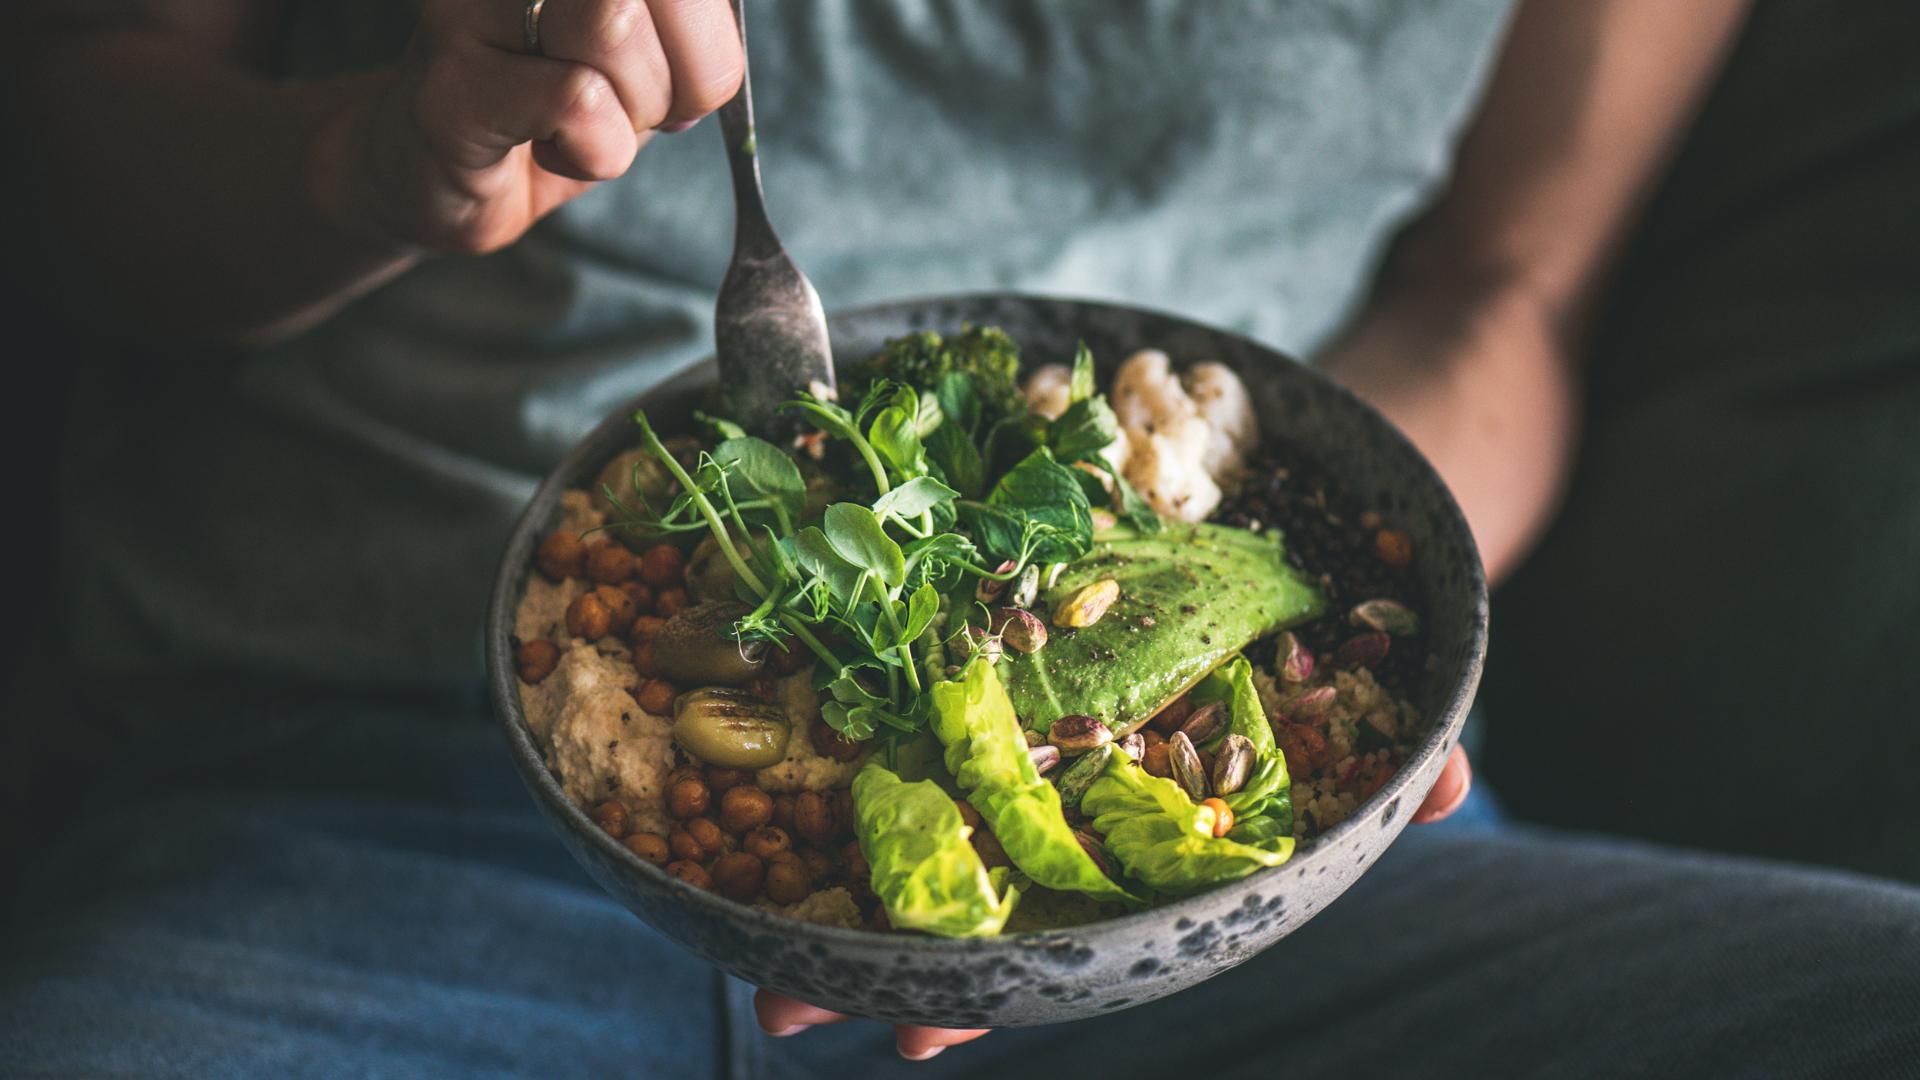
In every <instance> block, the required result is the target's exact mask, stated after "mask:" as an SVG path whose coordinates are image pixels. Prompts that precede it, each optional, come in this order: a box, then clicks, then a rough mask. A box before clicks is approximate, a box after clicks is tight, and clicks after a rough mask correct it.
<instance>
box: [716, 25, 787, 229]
mask: <svg viewBox="0 0 1920 1080" xmlns="http://www.w3.org/2000/svg"><path fill="white" fill-rule="evenodd" d="M733 23H734V26H735V27H737V28H738V29H739V31H740V92H739V93H737V94H735V95H733V100H732V101H729V102H727V103H726V104H725V105H722V106H720V135H721V138H723V139H725V140H726V144H727V169H728V171H730V172H731V173H732V174H733V203H734V227H733V250H734V253H735V258H738V257H739V256H740V255H743V254H744V255H748V256H751V257H754V258H769V257H772V256H773V255H775V254H777V253H778V252H779V251H780V238H779V236H778V235H776V234H775V233H774V231H773V222H772V221H770V220H768V218H767V206H766V201H765V197H764V196H763V194H762V193H761V190H760V155H759V153H758V152H757V147H756V146H755V145H754V133H753V71H752V67H751V65H749V63H748V62H747V11H746V3H745V0H733Z"/></svg>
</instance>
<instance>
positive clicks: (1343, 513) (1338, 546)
mask: <svg viewBox="0 0 1920 1080" xmlns="http://www.w3.org/2000/svg"><path fill="white" fill-rule="evenodd" d="M1367 517H1369V515H1368V514H1367V508H1366V507H1363V506H1360V505H1358V504H1357V503H1355V502H1354V501H1353V500H1352V499H1350V498H1348V497H1347V496H1346V495H1345V494H1344V493H1343V492H1342V491H1341V490H1340V489H1339V487H1338V486H1337V485H1336V484H1334V483H1333V482H1332V481H1331V480H1330V479H1329V478H1328V476H1327V474H1326V472H1325V470H1323V469H1321V468H1320V467H1319V466H1318V465H1316V464H1315V463H1314V462H1313V461H1311V460H1310V459H1308V458H1307V457H1306V456H1305V455H1303V454H1301V453H1300V451H1299V450H1298V449H1296V448H1295V447H1293V446H1291V445H1289V444H1287V443H1285V442H1282V441H1278V440H1269V441H1268V442H1267V443H1266V444H1265V445H1263V446H1262V447H1261V449H1260V450H1259V451H1258V452H1256V453H1255V454H1253V455H1252V456H1251V457H1249V459H1248V461H1247V482H1246V484H1245V485H1244V486H1243V487H1242V488H1241V489H1240V490H1239V491H1237V492H1235V493H1234V494H1232V495H1230V496H1228V497H1227V498H1226V499H1225V500H1224V501H1222V502H1221V504H1220V509H1219V510H1217V511H1216V512H1215V513H1214V515H1213V520H1215V521H1218V522H1222V523H1224V524H1227V525H1233V526H1237V527H1239V528H1243V529H1257V530H1259V531H1261V532H1272V531H1276V530H1277V531H1279V533H1280V534H1281V536H1282V537H1283V538H1284V540H1285V543H1286V551H1287V561H1288V562H1290V563H1292V564H1293V565H1294V566H1295V567H1297V568H1298V569H1299V570H1300V571H1301V572H1302V573H1304V574H1306V575H1307V577H1308V578H1309V579H1310V580H1312V581H1314V582H1315V583H1316V584H1318V585H1319V586H1320V589H1321V592H1322V593H1323V594H1324V595H1325V596H1326V598H1327V614H1326V615H1325V616H1323V617H1321V618H1319V619H1316V620H1314V621H1313V622H1310V623H1307V624H1305V625H1303V626H1298V627H1295V628H1294V633H1295V634H1297V635H1298V636H1299V637H1300V640H1301V641H1303V642H1305V643H1306V645H1307V647H1308V648H1310V649H1312V650H1313V652H1314V659H1315V660H1316V661H1317V662H1318V663H1320V664H1323V665H1324V664H1327V663H1329V662H1330V661H1331V659H1332V653H1333V650H1334V649H1336V648H1338V647H1339V645H1340V643H1341V642H1343V641H1346V640H1347V639H1348V638H1350V637H1353V636H1354V635H1355V634H1358V633H1362V632H1364V631H1363V630H1362V628H1359V627H1356V626H1354V625H1353V623H1352V622H1350V621H1349V620H1348V617H1347V616H1348V613H1349V612H1351V611H1352V610H1353V607H1354V605H1355V604H1359V603H1361V602H1362V601H1366V600H1378V599H1387V600H1397V601H1399V602H1400V603H1402V604H1405V605H1406V606H1408V607H1409V608H1412V609H1413V610H1414V611H1415V612H1419V613H1420V614H1421V615H1422V616H1423V620H1422V632H1421V633H1419V634H1415V635H1412V636H1408V637H1396V638H1394V639H1393V645H1392V648H1391V649H1389V650H1388V652H1387V658H1386V660H1384V661H1383V662H1381V664H1380V666H1379V667H1377V668H1375V669H1374V677H1375V678H1376V679H1378V680H1379V682H1380V684H1381V685H1382V686H1384V687H1386V688H1387V689H1388V690H1389V691H1390V692H1391V693H1393V694H1394V695H1395V696H1397V697H1403V698H1404V697H1408V696H1410V694H1411V691H1412V689H1413V686H1414V684H1415V682H1416V681H1417V680H1418V678H1419V676H1420V675H1421V674H1422V673H1423V672H1424V670H1425V667H1426V655H1427V654H1426V647H1425V646H1426V642H1425V627H1424V615H1425V613H1424V612H1423V611H1421V605H1420V603H1419V597H1418V596H1416V595H1415V594H1414V591H1413V582H1412V580H1411V578H1410V576H1409V575H1407V574H1406V573H1404V572H1396V571H1395V570H1394V569H1392V568H1391V567H1389V566H1388V565H1387V564H1386V563H1384V562H1382V561H1381V559H1380V555H1379V551H1378V548H1377V546H1376V542H1375V539H1374V536H1375V534H1376V533H1377V532H1378V531H1379V529H1380V528H1381V527H1385V528H1393V527H1394V523H1393V522H1391V521H1387V522H1384V523H1382V525H1380V526H1375V527H1372V528H1369V527H1367V526H1366V525H1363V524H1362V519H1363V518H1367ZM1413 557H1414V559H1415V560H1416V561H1417V560H1418V559H1419V558H1420V553H1419V552H1418V551H1415V552H1414V554H1413ZM1245 651H1246V654H1247V658H1248V659H1249V660H1251V661H1253V663H1254V664H1256V665H1259V666H1260V667H1263V668H1269V669H1270V668H1271V666H1272V664H1273V659H1274V653H1275V641H1274V639H1273V638H1267V639H1265V640H1263V641H1258V642H1255V643H1254V644H1253V645H1250V646H1248V647H1247V649H1246V650H1245Z"/></svg>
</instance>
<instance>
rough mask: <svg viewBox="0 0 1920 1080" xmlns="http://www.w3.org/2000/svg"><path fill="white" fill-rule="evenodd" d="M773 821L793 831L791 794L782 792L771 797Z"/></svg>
mask: <svg viewBox="0 0 1920 1080" xmlns="http://www.w3.org/2000/svg"><path fill="white" fill-rule="evenodd" d="M773 823H774V824H775V825H778V826H780V827H781V828H782V829H785V830H787V831H788V832H792V831H793V796H791V795H788V794H786V793H785V792H782V793H780V794H778V795H775V796H774V797H773Z"/></svg>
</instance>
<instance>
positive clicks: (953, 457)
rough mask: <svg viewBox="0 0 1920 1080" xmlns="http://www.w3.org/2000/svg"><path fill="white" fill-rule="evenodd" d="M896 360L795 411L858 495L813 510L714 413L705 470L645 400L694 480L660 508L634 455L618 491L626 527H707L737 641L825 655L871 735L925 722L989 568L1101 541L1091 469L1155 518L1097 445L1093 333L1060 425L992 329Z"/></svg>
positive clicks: (823, 685) (1104, 427)
mask: <svg viewBox="0 0 1920 1080" xmlns="http://www.w3.org/2000/svg"><path fill="white" fill-rule="evenodd" d="M1009 358H1010V362H1009ZM881 360H883V361H885V363H879V362H876V364H875V367H876V368H877V369H879V370H881V371H883V372H885V373H886V374H885V375H883V376H882V377H876V378H873V379H872V380H871V381H870V382H868V383H867V384H866V386H865V388H864V390H863V391H862V392H861V393H860V395H859V400H858V402H857V404H856V405H855V406H854V407H853V408H851V409H849V408H847V407H846V406H844V405H842V404H840V403H838V402H835V401H830V400H824V399H821V398H818V397H814V396H812V395H808V394H802V395H801V396H799V397H798V398H796V399H794V400H793V401H790V402H788V403H787V404H786V406H784V408H786V409H789V410H792V411H794V412H797V413H798V414H799V415H800V416H801V417H802V418H803V419H804V420H805V421H806V422H807V423H808V424H810V425H811V426H812V427H814V428H815V429H817V430H818V431H820V432H822V433H823V434H824V436H825V439H826V443H827V444H828V446H827V448H826V449H827V452H829V453H831V454H833V455H834V456H833V457H832V458H831V459H830V460H832V461H838V462H844V463H845V467H844V468H843V469H841V470H839V474H838V475H837V476H836V478H837V480H838V481H839V488H840V493H841V494H852V493H858V494H856V495H854V497H852V498H844V499H839V500H837V501H832V502H830V503H828V504H827V505H826V506H825V508H824V510H821V511H819V512H818V514H817V516H816V515H815V514H812V513H810V512H809V507H808V493H809V492H808V485H807V483H806V480H805V478H804V477H803V475H802V473H801V471H800V468H799V465H798V464H797V463H796V462H795V460H794V458H793V457H791V456H789V455H788V454H787V453H786V452H785V451H783V450H781V449H780V448H779V447H777V446H775V445H774V444H772V443H770V442H767V441H765V440H763V439H759V438H756V437H754V436H751V435H748V434H746V433H745V432H744V431H743V430H742V429H741V428H740V427H739V426H738V425H737V424H734V423H733V422H731V421H729V420H726V419H724V418H717V417H712V416H708V415H706V414H698V416H697V419H698V420H699V421H700V422H701V423H702V424H704V425H705V426H707V427H708V428H710V429H712V430H713V431H714V432H715V433H716V434H718V435H719V436H721V441H720V442H719V443H718V444H717V445H716V446H714V447H713V449H711V450H703V451H701V452H699V453H698V455H697V456H696V457H694V458H692V459H690V460H691V461H692V468H691V469H689V468H688V467H687V466H686V465H685V464H683V463H682V461H681V459H680V458H678V457H676V456H675V455H674V453H673V452H672V451H670V450H669V449H668V448H667V446H666V445H665V444H664V443H663V442H662V441H661V438H660V436H659V434H658V433H657V432H656V431H655V429H654V427H653V425H652V423H651V422H650V421H649V420H648V418H647V416H646V414H645V413H644V412H636V413H635V414H634V423H635V424H636V425H637V426H638V427H639V429H640V436H641V443H642V446H643V447H644V448H645V449H646V450H647V452H648V453H649V454H650V455H651V458H650V461H648V462H646V463H647V464H651V463H653V462H657V463H658V465H659V466H660V467H662V468H664V469H665V470H666V472H667V473H668V474H669V475H671V476H672V478H673V480H674V481H675V482H677V483H678V485H679V488H678V492H677V493H676V494H675V495H674V496H673V498H672V499H671V501H670V502H669V503H668V505H667V506H666V507H665V508H664V509H656V507H654V506H653V505H651V504H650V503H649V502H648V501H647V499H646V498H645V496H644V495H643V494H641V491H642V485H641V484H640V483H639V482H638V481H639V469H640V466H639V465H638V464H636V466H635V483H634V485H633V489H632V490H633V492H634V494H635V495H636V496H637V497H638V500H639V505H637V506H630V505H627V504H625V503H622V502H620V501H619V500H618V499H617V498H615V496H614V493H613V492H612V491H608V492H607V496H608V498H609V499H613V501H614V521H613V522H612V523H611V524H612V527H615V528H624V529H632V530H638V531H640V532H641V533H642V534H643V535H644V534H660V535H672V534H683V533H688V532H697V531H701V530H704V531H705V532H706V533H708V534H709V535H711V536H712V538H713V540H714V541H715V543H716V545H717V548H718V551H719V553H720V554H721V555H722V556H723V557H724V558H725V559H726V560H727V562H728V564H729V566H730V567H731V569H732V570H733V573H734V577H735V589H736V591H737V593H738V595H739V598H740V600H741V601H742V602H743V603H745V604H747V605H749V607H750V609H751V610H750V611H749V612H748V613H747V614H746V615H744V616H742V617H741V618H740V619H739V620H738V621H737V622H736V623H735V624H734V626H733V633H734V636H735V637H736V638H738V639H739V640H740V641H742V642H750V641H766V642H770V643H773V644H776V645H780V646H782V647H791V642H795V641H797V642H798V643H799V644H800V646H802V647H805V648H806V649H808V650H809V651H811V652H812V653H813V655H814V656H815V657H817V658H818V659H819V661H820V663H819V664H818V665H816V666H815V669H814V671H815V675H814V679H815V685H816V688H817V689H818V690H820V691H821V715H822V717H823V718H824V719H825V720H826V721H827V723H828V724H829V725H830V726H831V727H833V728H834V729H835V730H837V731H840V732H842V733H843V734H845V735H846V736H847V737H849V738H852V739H861V740H864V739H870V738H874V737H875V736H876V735H884V734H885V733H887V732H896V733H903V734H904V733H911V732H917V731H921V730H924V729H925V728H926V726H927V723H928V718H929V709H930V699H929V696H928V691H929V690H930V688H931V685H932V683H934V682H937V681H939V680H941V679H943V678H945V673H946V670H947V662H946V647H947V644H948V643H950V642H952V641H954V640H955V639H956V638H957V637H958V636H960V635H963V634H964V633H965V627H964V626H963V625H960V623H959V620H957V619H956V618H955V613H956V612H960V611H964V610H966V609H967V607H968V606H969V605H973V604H974V599H973V598H974V595H975V590H976V589H977V588H978V585H979V583H980V581H981V580H983V579H985V580H992V581H1009V580H1012V579H1014V578H1016V577H1018V576H1019V575H1020V574H1021V572H1022V571H1024V570H1025V569H1026V568H1027V567H1028V566H1030V565H1033V564H1035V563H1040V564H1057V563H1067V562H1071V561H1072V560H1074V559H1076V558H1079V557H1080V556H1082V555H1085V554H1086V553H1087V552H1088V551H1089V550H1091V548H1092V545H1093V534H1094V520H1093V506H1094V505H1095V500H1098V501H1099V502H1101V503H1104V502H1106V501H1107V500H1108V498H1109V495H1108V492H1107V484H1103V483H1102V482H1101V479H1100V477H1098V476H1095V475H1094V474H1093V473H1092V472H1091V471H1089V468H1090V469H1097V470H1100V471H1101V472H1104V473H1105V474H1106V475H1107V476H1108V478H1109V480H1108V483H1110V484H1112V485H1114V490H1115V491H1116V492H1117V494H1116V495H1114V496H1113V499H1114V501H1115V503H1116V505H1117V506H1118V508H1119V510H1120V512H1121V516H1123V517H1125V518H1127V519H1128V520H1129V522H1130V523H1133V524H1135V525H1136V526H1140V527H1156V528H1157V527H1158V519H1157V518H1155V517H1153V516H1152V511H1151V510H1149V509H1147V508H1146V506H1145V503H1144V502H1142V501H1141V500H1140V499H1139V496H1138V494H1137V493H1135V492H1133V491H1132V489H1131V488H1130V487H1128V486H1126V482H1125V481H1124V480H1123V479H1121V478H1120V477H1119V476H1118V475H1117V474H1115V473H1114V472H1113V470H1112V469H1111V466H1109V465H1107V463H1106V461H1105V459H1104V458H1102V457H1101V456H1100V454H1101V451H1102V450H1104V449H1105V448H1106V447H1107V446H1108V445H1109V444H1111V443H1112V442H1113V440H1114V439H1115V438H1117V437H1118V434H1119V425H1118V422H1117V421H1116V420H1115V418H1114V415H1113V410H1112V409H1111V408H1109V407H1108V406H1107V403H1106V400H1105V399H1104V398H1103V397H1101V396H1099V395H1097V394H1095V393H1094V392H1093V361H1092V357H1091V355H1090V354H1088V352H1087V351H1086V349H1085V347H1084V346H1082V347H1081V349H1080V353H1079V355H1078V356H1077V357H1076V360H1075V365H1074V379H1073V384H1072V386H1073V395H1072V397H1073V401H1072V404H1071V406H1070V407H1069V408H1068V410H1067V412H1066V413H1065V414H1063V415H1062V416H1061V417H1060V418H1059V419H1058V420H1055V421H1052V422H1048V421H1046V420H1045V419H1044V418H1040V417H1036V416H1032V415H1030V414H1028V413H1026V412H1025V411H1024V408H1023V407H1022V406H1021V405H1020V404H1019V399H1018V393H1019V390H1018V383H1017V381H1016V380H1017V370H1018V365H1019V355H1018V353H1017V351H1014V350H1013V348H1012V342H1011V341H1010V340H1009V339H1007V338H1006V335H1004V334H1002V333H1000V332H999V331H997V330H971V329H970V330H968V331H967V332H966V333H964V334H962V335H961V336H960V337H959V338H957V339H955V341H954V342H953V344H952V346H947V345H945V344H943V343H942V342H941V340H940V339H939V338H938V337H937V336H934V335H914V336H913V337H911V338H908V339H903V340H902V341H901V342H893V343H890V344H889V346H888V349H887V351H885V352H883V353H882V354H881ZM888 376H893V377H888ZM1009 394H1011V395H1012V396H1011V397H1009ZM1081 465H1084V466H1087V467H1088V468H1076V467H1075V466H1081ZM989 481H991V483H989Z"/></svg>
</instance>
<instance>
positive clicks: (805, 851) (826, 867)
mask: <svg viewBox="0 0 1920 1080" xmlns="http://www.w3.org/2000/svg"><path fill="white" fill-rule="evenodd" d="M796 854H798V855H799V856H800V862H801V864H802V865H804V866H805V867H806V868H807V879H808V880H810V881H816V882H818V881H831V880H833V876H834V874H835V873H837V872H838V867H836V866H834V863H833V857H832V856H830V855H828V854H827V853H826V852H824V851H821V850H820V849H819V848H813V847H807V848H800V849H799V850H798V851H797V852H796Z"/></svg>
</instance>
